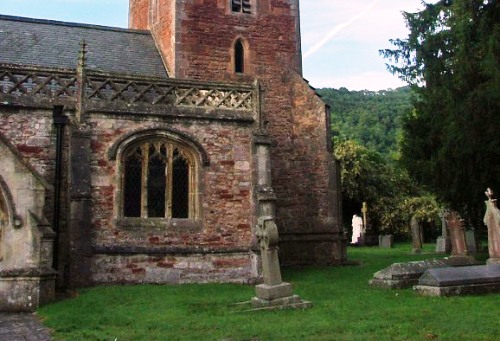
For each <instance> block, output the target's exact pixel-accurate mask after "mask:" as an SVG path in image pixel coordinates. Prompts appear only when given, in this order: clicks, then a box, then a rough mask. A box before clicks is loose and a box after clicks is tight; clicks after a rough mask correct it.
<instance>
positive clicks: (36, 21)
mask: <svg viewBox="0 0 500 341" xmlns="http://www.w3.org/2000/svg"><path fill="white" fill-rule="evenodd" d="M0 20H10V21H20V22H26V23H33V24H42V25H54V26H67V27H79V28H87V29H94V30H103V31H115V32H123V33H137V34H145V35H151V31H149V30H138V29H131V28H122V27H113V26H104V25H96V24H82V23H75V22H68V21H58V20H50V19H37V18H28V17H20V16H13V15H4V14H0Z"/></svg>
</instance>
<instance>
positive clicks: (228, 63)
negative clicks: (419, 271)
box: [154, 0, 345, 263]
mask: <svg viewBox="0 0 500 341" xmlns="http://www.w3.org/2000/svg"><path fill="white" fill-rule="evenodd" d="M229 4H230V1H228V0H186V1H177V5H176V6H177V8H176V10H175V12H176V13H177V16H176V17H175V18H174V22H175V28H174V32H175V33H174V35H175V45H173V46H175V49H176V52H175V53H173V52H172V50H173V49H171V48H170V46H167V48H165V46H164V45H161V46H162V53H163V55H164V58H165V59H167V60H169V61H168V63H167V64H168V65H174V68H173V69H172V70H171V71H173V74H172V75H173V76H175V77H178V78H194V79H201V80H223V81H227V80H229V81H241V82H250V81H252V80H253V79H254V78H258V79H259V80H260V81H261V86H262V89H263V90H264V93H263V98H262V99H263V107H262V108H263V115H264V119H265V120H267V121H268V125H267V129H268V132H269V135H270V137H271V139H272V143H273V144H272V149H271V158H272V170H273V173H272V180H273V187H274V189H275V192H276V194H277V197H278V202H277V206H278V207H277V217H278V223H279V226H280V232H281V235H282V240H284V241H286V240H287V238H289V239H290V240H295V241H296V243H295V244H296V245H295V246H293V247H289V248H287V247H286V246H285V248H284V250H283V253H284V256H285V258H286V259H290V260H291V261H290V263H311V262H312V263H314V262H320V263H332V262H338V260H339V259H343V258H345V250H344V251H343V249H342V247H341V246H340V245H339V244H338V243H337V242H338V241H339V240H340V239H341V238H342V237H341V232H340V231H341V226H340V224H339V217H340V216H339V213H338V205H339V203H338V201H339V200H340V196H338V191H337V188H335V186H336V184H335V183H334V180H335V177H334V171H335V169H334V164H333V163H332V160H331V157H330V155H329V153H330V150H329V145H328V144H329V143H330V141H329V133H328V124H329V122H328V121H327V117H326V114H327V113H326V110H325V106H324V103H323V102H322V101H321V100H320V99H319V98H318V97H317V96H316V95H315V94H314V91H313V90H312V89H310V88H309V87H308V86H307V84H306V82H305V81H303V80H302V79H301V78H300V76H299V75H297V74H296V73H294V72H290V69H291V70H295V71H296V72H297V73H299V74H300V73H301V57H300V37H299V30H298V27H299V18H298V8H297V6H298V1H295V0H261V1H255V2H254V3H253V4H254V10H253V14H251V15H248V14H239V13H232V12H231V10H230V8H229ZM168 20H170V19H168ZM170 27H171V26H170ZM154 33H155V36H156V39H157V40H159V41H162V44H163V42H164V41H171V40H172V39H173V38H174V36H172V32H171V31H169V30H165V29H155V30H154ZM238 38H243V39H245V41H246V43H247V44H248V47H249V51H248V58H247V60H246V64H245V69H246V72H245V75H241V74H235V73H234V72H233V61H232V54H233V51H232V49H233V44H234V41H235V40H236V39H238ZM171 58H174V61H171ZM311 232H314V233H311ZM318 233H319V234H318ZM321 233H325V234H324V235H321ZM313 234H316V235H317V237H315V238H316V240H311V238H312V237H311V236H312V235H313ZM313 239H314V238H313ZM293 243H294V242H292V241H290V245H292V244H293ZM300 243H302V246H304V249H305V250H307V248H308V246H311V247H312V246H313V245H314V247H312V249H313V250H311V252H310V253H311V255H309V256H308V255H305V254H302V252H295V251H293V250H299V249H300V247H298V246H297V245H298V244H300ZM314 248H316V249H317V250H314ZM287 249H288V250H290V252H291V253H290V254H288V251H287ZM332 255H333V259H332ZM292 259H293V260H292Z"/></svg>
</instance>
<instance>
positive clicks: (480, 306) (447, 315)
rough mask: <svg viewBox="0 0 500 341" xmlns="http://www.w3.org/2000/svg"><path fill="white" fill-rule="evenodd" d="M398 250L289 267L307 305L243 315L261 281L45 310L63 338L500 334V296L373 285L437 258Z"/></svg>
mask: <svg viewBox="0 0 500 341" xmlns="http://www.w3.org/2000/svg"><path fill="white" fill-rule="evenodd" d="M433 247H434V245H426V248H425V249H424V252H426V254H423V255H418V256H416V255H410V254H409V253H408V251H409V250H410V249H411V246H410V245H409V244H400V245H398V246H397V247H396V248H394V249H390V250H388V249H379V248H376V247H374V248H367V247H359V248H349V259H350V260H352V261H358V262H360V265H358V266H345V267H307V268H297V269H284V271H283V277H284V280H285V281H287V282H291V283H292V284H293V286H294V288H295V293H296V294H298V295H300V296H301V297H302V298H303V299H306V300H310V301H312V302H313V305H314V306H313V308H312V309H308V310H281V311H253V312H249V311H243V309H244V308H243V307H242V306H238V305H235V303H237V302H242V301H248V300H250V298H251V297H253V296H254V287H253V286H250V285H248V286H246V285H245V286H244V285H231V284H192V285H191V284H190V285H138V286H102V287H96V288H92V289H85V290H81V291H80V292H79V295H78V297H76V298H74V299H68V300H65V301H60V302H57V303H54V304H50V305H47V306H44V307H42V308H41V309H40V310H39V312H38V314H39V315H40V316H41V317H42V318H43V319H44V323H45V325H46V326H48V327H49V328H52V329H53V330H54V336H55V339H56V340H67V341H74V340H75V341H76V340H110V341H113V340H117V341H125V340H148V341H149V340H261V341H264V340H266V341H267V340H452V341H457V340H492V341H493V340H500V294H496V295H488V296H467V297H440V298H431V297H420V296H418V295H417V294H415V293H414V292H413V291H412V289H405V290H388V289H377V288H372V287H369V286H368V280H369V279H370V278H371V277H372V275H373V273H374V272H376V271H378V270H380V269H382V268H384V267H386V266H388V265H390V264H391V263H394V262H404V261H411V260H420V259H425V258H432V257H435V255H432V254H430V253H431V252H432V249H433Z"/></svg>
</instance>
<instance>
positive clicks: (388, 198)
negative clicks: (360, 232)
mask: <svg viewBox="0 0 500 341" xmlns="http://www.w3.org/2000/svg"><path fill="white" fill-rule="evenodd" d="M334 156H335V157H336V158H337V159H338V160H339V161H340V173H341V180H342V195H343V209H344V212H343V216H344V226H350V223H351V217H352V215H353V214H360V208H361V205H362V203H363V202H367V203H368V206H369V216H370V222H371V224H372V227H373V228H374V229H375V230H376V231H383V232H384V233H393V234H395V235H397V236H408V234H409V227H410V220H411V217H412V216H415V217H416V218H417V219H419V220H420V221H422V222H427V223H430V224H431V225H432V223H433V222H434V221H435V220H436V219H439V218H438V212H439V211H440V209H439V205H438V204H437V202H436V200H435V199H434V197H433V196H431V195H429V194H425V193H422V192H421V191H419V189H418V187H416V186H415V184H414V183H413V182H412V181H411V179H410V178H409V176H408V174H407V173H406V172H405V171H404V170H402V169H399V168H396V167H394V166H392V165H390V164H388V163H387V161H385V160H384V159H383V158H382V157H381V155H380V154H379V153H377V152H374V151H372V150H370V149H368V148H366V147H362V146H360V145H359V144H358V143H357V142H355V141H351V140H347V141H342V142H338V143H336V144H335V149H334Z"/></svg>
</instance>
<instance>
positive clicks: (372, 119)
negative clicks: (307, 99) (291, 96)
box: [317, 87, 412, 159]
mask: <svg viewBox="0 0 500 341" xmlns="http://www.w3.org/2000/svg"><path fill="white" fill-rule="evenodd" d="M317 92H318V94H319V95H320V96H321V97H322V98H323V100H324V101H325V102H326V103H327V104H328V105H329V106H330V107H331V109H330V112H331V126H332V135H333V136H334V137H335V138H336V140H340V141H343V140H354V141H356V142H358V143H359V144H360V145H361V146H364V147H366V148H368V149H371V150H374V151H376V152H379V153H380V154H381V155H383V156H384V157H385V158H386V159H389V158H391V156H394V154H396V153H397V151H398V146H397V141H398V138H399V137H400V134H401V127H402V117H403V116H404V115H405V114H407V113H408V112H409V111H410V110H411V108H412V104H411V96H412V93H411V91H410V88H409V87H401V88H398V89H395V90H381V91H368V90H363V91H349V90H348V89H346V88H340V89H331V88H324V89H317Z"/></svg>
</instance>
